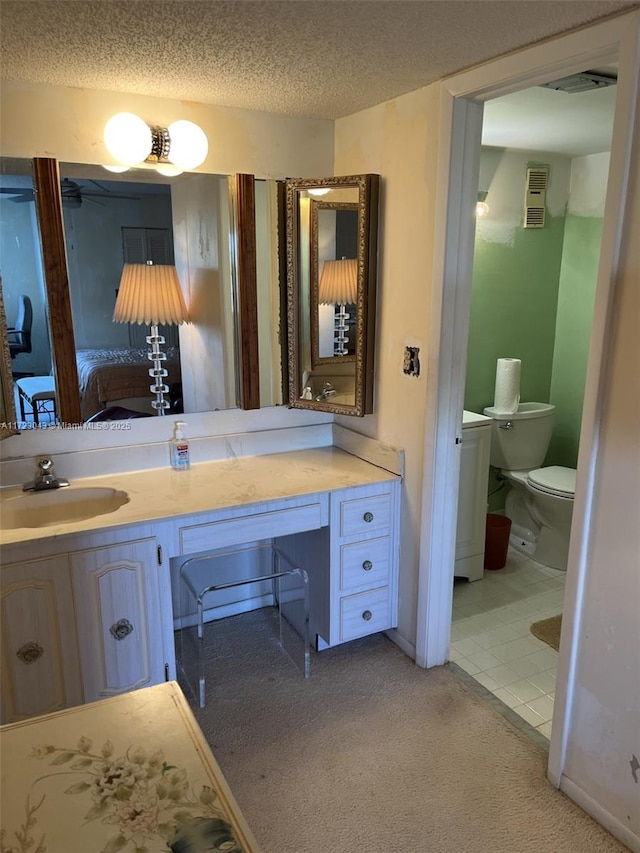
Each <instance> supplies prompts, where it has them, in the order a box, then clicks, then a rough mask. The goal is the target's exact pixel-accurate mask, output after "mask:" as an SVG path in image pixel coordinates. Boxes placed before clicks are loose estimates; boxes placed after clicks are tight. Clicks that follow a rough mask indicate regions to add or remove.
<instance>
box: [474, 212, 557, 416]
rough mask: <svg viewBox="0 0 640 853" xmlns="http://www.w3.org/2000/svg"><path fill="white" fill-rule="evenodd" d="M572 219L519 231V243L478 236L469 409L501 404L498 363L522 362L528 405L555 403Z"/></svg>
mask: <svg viewBox="0 0 640 853" xmlns="http://www.w3.org/2000/svg"><path fill="white" fill-rule="evenodd" d="M564 225H565V217H564V215H560V216H551V215H549V214H547V218H546V224H545V227H544V228H540V229H534V228H532V229H524V228H516V229H515V231H514V236H513V241H512V242H511V243H498V242H488V241H487V240H485V239H483V238H482V237H481V236H478V237H477V238H476V244H475V256H474V267H473V289H472V296H471V317H470V326H469V350H468V356H467V378H466V389H465V402H464V407H465V409H468V410H470V411H473V412H482V410H483V408H484V407H485V406H491V405H493V398H494V390H495V379H496V362H497V360H498V359H499V358H519V359H521V361H522V368H521V377H520V397H521V399H522V400H529V401H531V400H541V401H543V402H546V401H548V400H549V395H550V389H551V375H552V368H553V352H554V342H555V337H556V308H557V301H558V282H559V278H560V267H561V260H562V243H563V237H564Z"/></svg>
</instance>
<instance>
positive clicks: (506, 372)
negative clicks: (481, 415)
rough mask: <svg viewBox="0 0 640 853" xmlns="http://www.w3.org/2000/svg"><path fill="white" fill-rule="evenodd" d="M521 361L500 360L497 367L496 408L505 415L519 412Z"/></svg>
mask: <svg viewBox="0 0 640 853" xmlns="http://www.w3.org/2000/svg"><path fill="white" fill-rule="evenodd" d="M520 365H521V362H520V359H519V358H499V359H498V364H497V367H496V388H495V393H494V398H493V399H494V402H493V405H494V408H495V409H496V411H498V412H501V413H502V414H504V415H512V414H513V413H514V412H517V411H518V403H519V402H520Z"/></svg>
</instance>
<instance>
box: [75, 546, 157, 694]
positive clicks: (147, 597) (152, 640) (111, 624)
mask: <svg viewBox="0 0 640 853" xmlns="http://www.w3.org/2000/svg"><path fill="white" fill-rule="evenodd" d="M69 559H70V561H71V576H72V582H73V590H74V597H75V601H76V623H77V631H78V648H79V654H80V662H81V666H82V686H83V692H84V701H85V702H94V701H97V700H98V699H105V698H106V697H108V696H113V695H115V694H118V693H124V692H126V691H128V690H137V689H138V688H140V687H149V686H151V685H152V684H159V683H160V682H162V681H164V680H165V668H164V667H165V661H164V657H163V647H162V624H161V613H162V608H161V606H160V593H159V588H158V573H157V571H155V570H154V568H153V567H154V566H156V565H157V560H158V548H157V542H156V540H155V538H149V539H140V540H138V541H134V542H123V543H122V544H119V545H112V546H110V547H107V548H89V549H86V550H84V551H76V552H74V553H73V554H70V555H69Z"/></svg>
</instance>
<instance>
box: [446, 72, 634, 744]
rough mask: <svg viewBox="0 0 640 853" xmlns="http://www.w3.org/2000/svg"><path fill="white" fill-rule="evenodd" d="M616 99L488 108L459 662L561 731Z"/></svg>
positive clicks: (470, 369) (515, 101) (470, 351)
mask: <svg viewBox="0 0 640 853" xmlns="http://www.w3.org/2000/svg"><path fill="white" fill-rule="evenodd" d="M616 71H617V69H616V68H615V66H608V67H607V68H606V69H602V75H603V76H604V75H605V74H606V77H607V78H608V79H610V80H615V79H616V76H615V75H616ZM615 94H616V91H615V85H609V86H606V87H604V86H603V87H600V88H598V87H595V86H594V88H592V89H590V90H583V91H580V92H574V93H568V92H566V91H562V90H559V89H555V88H549V87H548V86H536V87H532V88H529V89H525V90H522V91H520V92H515V93H513V94H509V95H506V96H503V97H500V98H496V99H494V100H491V101H489V102H488V103H487V104H486V105H485V108H484V115H483V125H482V149H481V152H480V168H479V182H478V199H479V203H478V208H477V210H476V229H475V242H474V252H473V274H472V283H471V304H470V320H469V335H468V347H467V360H466V362H467V369H466V376H465V383H464V384H465V391H464V411H465V414H464V419H463V420H464V423H463V430H462V434H463V448H464V447H466V448H467V449H466V455H465V451H464V449H463V454H462V459H461V478H460V487H459V496H458V523H457V529H458V542H457V543H456V568H455V569H454V576H455V582H454V591H453V611H452V629H451V648H450V660H451V661H453V662H455V663H456V664H457V666H459V667H460V668H461V669H463V670H464V671H465V672H467V673H468V674H469V675H471V676H472V677H473V678H474V679H475V680H476V681H477V682H478V683H480V684H482V685H483V687H485V688H486V689H487V690H489V691H490V692H491V693H492V694H494V695H495V696H496V697H497V698H498V699H499V700H500V701H501V702H503V703H504V705H506V706H507V707H508V708H511V709H512V710H513V711H514V712H515V713H516V714H517V715H518V716H519V717H521V718H523V719H524V720H525V721H526V722H527V723H529V725H531V726H533V727H534V728H535V729H537V731H538V732H539V733H540V734H542V735H543V736H544V737H546V738H548V739H550V737H551V724H552V718H553V709H554V698H555V689H556V677H557V667H558V654H559V642H560V628H561V616H562V608H563V599H564V591H565V580H566V568H567V559H568V550H569V539H570V526H571V515H572V509H573V498H574V494H575V477H576V468H577V465H578V447H579V438H580V425H581V419H582V403H583V398H584V387H585V381H586V373H587V360H588V353H589V342H590V338H591V328H592V322H593V310H594V299H595V290H596V283H597V276H598V264H599V257H600V244H601V236H602V226H603V218H604V205H605V198H606V189H607V177H608V171H609V160H610V148H611V134H612V131H613V114H614V110H615ZM533 116H535V123H532V117H533ZM518 401H521V402H522V403H524V404H526V405H528V406H531V407H533V404H534V403H542V404H544V405H545V406H547V407H548V406H549V405H550V406H551V407H553V408H544V409H543V408H542V407H541V408H540V409H539V410H538V409H534V408H532V410H531V413H530V414H531V417H525V415H526V414H527V412H526V411H523V412H521V414H522V415H523V417H522V418H521V417H520V416H519V415H518V408H519V409H525V406H523V405H521V406H519V407H518ZM509 412H513V413H515V414H514V417H513V418H512V419H510V418H509V414H508V413H509ZM543 413H544V414H543ZM498 414H500V419H499V420H496V417H497V415H498ZM540 414H541V415H542V416H541V417H538V415H540ZM543 434H544V436H546V439H545V438H544V437H543ZM547 439H548V440H547ZM510 469H516V470H515V471H514V472H512V471H511V470H510ZM536 471H537V472H539V473H537V474H535V473H534V472H536ZM531 478H533V479H531ZM536 479H537V480H539V481H541V482H542V483H543V485H536V482H535V480H536ZM547 481H548V482H547ZM485 507H486V509H487V510H488V512H489V513H490V515H489V516H488V518H487V527H486V530H487V535H486V539H487V541H486V543H485V535H484V534H485V529H484V521H485V518H484V509H485ZM471 519H477V525H476V526H477V528H478V533H479V542H478V547H477V548H476V550H479V546H480V545H481V546H482V550H484V553H485V554H486V557H485V559H484V561H483V562H484V567H485V568H484V572H482V573H478V571H477V568H478V563H479V560H480V557H479V556H478V557H477V558H476V565H475V566H472V567H471V571H470V570H469V569H470V562H469V557H468V556H467V555H468V553H469V543H468V538H469V537H468V536H465V535H463V536H462V537H461V536H460V534H461V532H462V533H463V534H464V531H465V530H466V529H468V527H469V524H470V521H471ZM509 534H510V535H509ZM471 550H473V549H471ZM459 554H460V555H461V556H462V559H460V556H459ZM458 567H460V569H458Z"/></svg>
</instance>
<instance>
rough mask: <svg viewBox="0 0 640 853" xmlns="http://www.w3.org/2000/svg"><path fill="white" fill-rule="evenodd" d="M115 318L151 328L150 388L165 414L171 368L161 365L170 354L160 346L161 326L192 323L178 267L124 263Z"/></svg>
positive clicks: (158, 409)
mask: <svg viewBox="0 0 640 853" xmlns="http://www.w3.org/2000/svg"><path fill="white" fill-rule="evenodd" d="M113 321H114V323H139V324H143V323H144V324H147V325H149V326H150V327H151V328H150V329H149V335H147V343H148V344H149V345H150V347H151V348H150V350H149V353H148V358H149V361H152V362H153V367H152V368H151V369H150V370H149V376H150V377H151V378H152V379H153V381H154V384H153V385H151V386H149V390H150V391H151V393H152V394H155V399H154V400H152V401H151V406H152V408H154V409H155V410H156V413H157V414H158V415H164V413H165V409H168V408H169V405H170V404H169V402H168V401H167V400H165V399H164V395H165V394H167V393H168V392H169V388H168V386H167V385H166V384H165V378H166V376H167V375H168V371H167V370H166V368H165V367H163V365H162V362H164V361H166V358H167V356H166V353H164V352H163V351H162V349H161V346H162V344H164V342H165V341H164V336H163V335H160V334H158V325H160V324H165V325H167V324H172V325H177V326H179V325H180V324H181V323H188V322H189V314H188V312H187V307H186V305H185V302H184V298H183V296H182V288H181V287H180V281H179V279H178V274H177V272H176V268H175V267H174V266H172V265H170V264H152V263H151V262H150V261H147V263H146V264H125V265H124V268H123V270H122V278H121V279H120V287H119V288H118V298H117V299H116V307H115V309H114V312H113Z"/></svg>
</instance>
